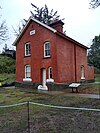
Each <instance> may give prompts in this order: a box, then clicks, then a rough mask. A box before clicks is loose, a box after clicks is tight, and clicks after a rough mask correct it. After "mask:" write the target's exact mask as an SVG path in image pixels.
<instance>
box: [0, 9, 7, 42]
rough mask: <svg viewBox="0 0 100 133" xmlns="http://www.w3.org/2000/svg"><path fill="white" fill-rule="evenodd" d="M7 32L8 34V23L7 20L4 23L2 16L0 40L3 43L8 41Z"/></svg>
mask: <svg viewBox="0 0 100 133" xmlns="http://www.w3.org/2000/svg"><path fill="white" fill-rule="evenodd" d="M0 8H1V7H0ZM7 32H8V28H7V26H6V21H5V20H4V21H2V20H1V16H0V40H1V41H4V40H7V39H8V35H7Z"/></svg>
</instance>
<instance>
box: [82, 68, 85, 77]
mask: <svg viewBox="0 0 100 133" xmlns="http://www.w3.org/2000/svg"><path fill="white" fill-rule="evenodd" d="M81 79H85V70H84V66H81Z"/></svg>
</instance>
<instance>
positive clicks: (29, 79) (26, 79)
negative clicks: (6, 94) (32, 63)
mask: <svg viewBox="0 0 100 133" xmlns="http://www.w3.org/2000/svg"><path fill="white" fill-rule="evenodd" d="M23 81H28V82H31V81H32V79H31V78H23Z"/></svg>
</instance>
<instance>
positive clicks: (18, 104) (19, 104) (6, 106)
mask: <svg viewBox="0 0 100 133" xmlns="http://www.w3.org/2000/svg"><path fill="white" fill-rule="evenodd" d="M25 104H27V102H23V103H17V104H12V105H5V106H0V108H8V107H15V106H21V105H25Z"/></svg>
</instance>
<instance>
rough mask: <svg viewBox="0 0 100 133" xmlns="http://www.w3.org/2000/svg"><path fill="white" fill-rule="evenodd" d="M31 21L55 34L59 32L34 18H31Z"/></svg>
mask: <svg viewBox="0 0 100 133" xmlns="http://www.w3.org/2000/svg"><path fill="white" fill-rule="evenodd" d="M31 19H32V20H33V21H34V22H36V23H38V24H40V25H42V26H43V27H45V28H47V29H49V30H51V31H53V32H54V33H55V32H57V30H55V29H54V28H52V27H50V26H48V25H46V24H44V23H42V22H40V21H38V20H37V19H34V18H31Z"/></svg>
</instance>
